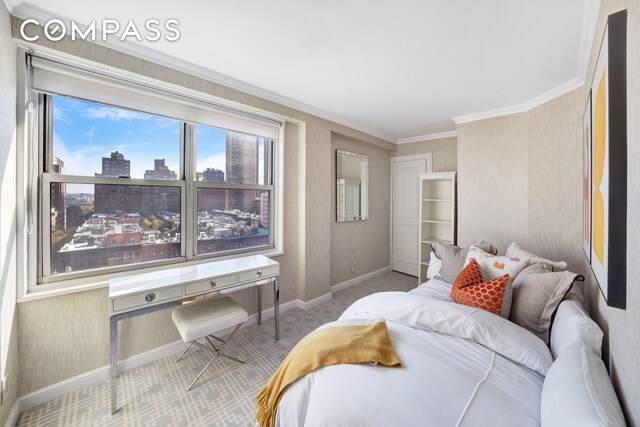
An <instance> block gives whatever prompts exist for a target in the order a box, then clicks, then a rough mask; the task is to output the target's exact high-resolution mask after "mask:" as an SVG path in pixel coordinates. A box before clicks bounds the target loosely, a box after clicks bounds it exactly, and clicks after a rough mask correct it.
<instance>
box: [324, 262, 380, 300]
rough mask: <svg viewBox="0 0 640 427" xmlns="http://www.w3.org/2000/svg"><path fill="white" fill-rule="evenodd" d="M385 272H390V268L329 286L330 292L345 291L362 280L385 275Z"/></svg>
mask: <svg viewBox="0 0 640 427" xmlns="http://www.w3.org/2000/svg"><path fill="white" fill-rule="evenodd" d="M387 271H391V266H389V265H388V266H386V267H384V268H381V269H380V270H375V271H372V272H370V273H366V274H363V275H362V276H358V277H354V278H353V279H349V280H345V281H344V282H341V283H337V284H335V285H333V286H331V288H330V290H331V292H332V293H333V292H337V291H341V290H343V289H347V288H349V287H351V286H353V285H355V284H356V283H359V282H362V281H363V280H367V279H371V278H372V277H375V276H378V275H380V274H383V273H386V272H387Z"/></svg>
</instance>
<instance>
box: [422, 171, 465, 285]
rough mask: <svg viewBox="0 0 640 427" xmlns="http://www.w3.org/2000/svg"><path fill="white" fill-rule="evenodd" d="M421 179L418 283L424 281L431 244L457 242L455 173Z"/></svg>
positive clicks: (427, 174)
mask: <svg viewBox="0 0 640 427" xmlns="http://www.w3.org/2000/svg"><path fill="white" fill-rule="evenodd" d="M419 179H420V247H419V248H418V254H419V256H420V267H419V268H420V271H419V272H418V281H419V283H424V282H425V281H426V280H427V268H428V267H429V254H430V252H431V244H432V243H444V244H446V245H451V244H454V243H455V239H456V173H455V172H436V173H422V174H420V175H419Z"/></svg>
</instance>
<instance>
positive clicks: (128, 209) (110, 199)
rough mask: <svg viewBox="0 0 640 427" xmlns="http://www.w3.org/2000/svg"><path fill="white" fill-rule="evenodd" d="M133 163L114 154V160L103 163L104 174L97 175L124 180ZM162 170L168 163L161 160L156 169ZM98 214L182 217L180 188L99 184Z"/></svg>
mask: <svg viewBox="0 0 640 427" xmlns="http://www.w3.org/2000/svg"><path fill="white" fill-rule="evenodd" d="M130 163H131V162H130V161H129V160H127V159H125V158H124V154H122V153H118V152H117V151H116V152H114V153H111V157H110V158H106V157H105V158H103V159H102V173H101V174H98V173H96V176H109V177H113V176H124V174H126V176H129V171H130V167H131V165H130ZM158 166H164V160H161V163H160V162H158V161H156V168H157V167H158ZM160 170H161V171H162V170H163V169H162V168H161V169H160ZM167 170H168V168H167ZM170 172H171V171H170ZM173 173H175V172H173ZM94 211H95V212H96V213H115V212H123V213H138V214H140V215H151V214H157V213H159V212H164V211H168V212H174V213H179V212H180V188H179V187H149V186H142V185H113V184H96V185H95V199H94Z"/></svg>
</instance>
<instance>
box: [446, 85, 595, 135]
mask: <svg viewBox="0 0 640 427" xmlns="http://www.w3.org/2000/svg"><path fill="white" fill-rule="evenodd" d="M582 86H584V80H582V79H578V78H577V77H574V78H573V79H571V80H569V81H568V82H566V83H563V84H561V85H560V86H556V87H555V88H553V89H551V90H550V91H547V92H545V93H543V94H542V95H539V96H536V97H535V98H533V99H532V100H530V101H527V102H524V103H522V104H518V105H512V106H510V107H503V108H497V109H495V110H489V111H482V112H480V113H473V114H467V115H464V116H458V117H454V118H452V119H451V120H453V121H454V123H455V124H457V125H459V124H461V123H468V122H475V121H477V120H485V119H492V118H494V117H501V116H508V115H511V114H518V113H524V112H527V111H529V110H532V109H533V108H536V107H539V106H540V105H542V104H544V103H547V102H549V101H551V100H553V99H555V98H558V97H559V96H562V95H564V94H566V93H569V92H571V91H572V90H575V89H578V88H579V87H582Z"/></svg>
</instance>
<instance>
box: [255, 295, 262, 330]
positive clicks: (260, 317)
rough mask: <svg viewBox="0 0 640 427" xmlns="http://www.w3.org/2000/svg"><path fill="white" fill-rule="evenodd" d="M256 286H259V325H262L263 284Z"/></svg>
mask: <svg viewBox="0 0 640 427" xmlns="http://www.w3.org/2000/svg"><path fill="white" fill-rule="evenodd" d="M256 288H258V325H262V285H258V286H256Z"/></svg>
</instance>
